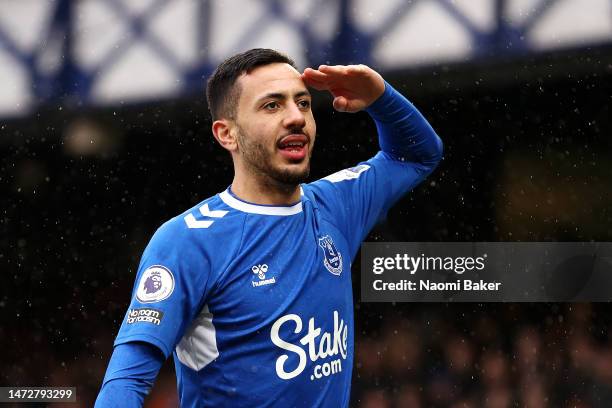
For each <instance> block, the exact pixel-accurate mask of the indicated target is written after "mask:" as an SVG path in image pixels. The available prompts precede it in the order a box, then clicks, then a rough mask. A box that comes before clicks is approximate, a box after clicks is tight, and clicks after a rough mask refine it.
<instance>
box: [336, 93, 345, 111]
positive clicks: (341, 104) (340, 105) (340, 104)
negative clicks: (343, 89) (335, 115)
mask: <svg viewBox="0 0 612 408" xmlns="http://www.w3.org/2000/svg"><path fill="white" fill-rule="evenodd" d="M333 105H334V109H335V110H337V111H338V112H346V111H347V109H348V100H347V99H346V98H345V97H344V96H338V97H336V98H334V102H333Z"/></svg>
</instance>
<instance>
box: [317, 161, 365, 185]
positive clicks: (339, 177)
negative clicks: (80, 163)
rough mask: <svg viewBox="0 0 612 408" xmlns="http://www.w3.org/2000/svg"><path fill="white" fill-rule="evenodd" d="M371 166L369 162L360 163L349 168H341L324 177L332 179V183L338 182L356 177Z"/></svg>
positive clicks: (328, 179)
mask: <svg viewBox="0 0 612 408" xmlns="http://www.w3.org/2000/svg"><path fill="white" fill-rule="evenodd" d="M369 168H370V166H369V165H367V164H360V165H359V166H355V167H351V168H349V169H344V170H340V171H338V172H336V173H334V174H330V175H329V176H327V177H324V178H323V180H327V181H331V182H332V183H338V182H339V181H344V180H352V179H356V178H358V177H359V175H361V173H363V172H364V171H366V170H368V169H369Z"/></svg>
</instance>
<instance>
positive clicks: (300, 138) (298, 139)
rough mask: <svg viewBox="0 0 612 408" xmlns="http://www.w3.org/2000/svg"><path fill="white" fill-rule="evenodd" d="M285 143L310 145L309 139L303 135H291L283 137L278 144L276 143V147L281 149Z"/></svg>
mask: <svg viewBox="0 0 612 408" xmlns="http://www.w3.org/2000/svg"><path fill="white" fill-rule="evenodd" d="M287 143H304V146H306V145H307V144H308V143H310V138H309V137H308V136H306V135H305V134H303V133H293V134H290V135H287V136H283V137H282V138H281V139H280V140H279V141H278V143H276V147H278V148H279V149H281V145H283V144H287Z"/></svg>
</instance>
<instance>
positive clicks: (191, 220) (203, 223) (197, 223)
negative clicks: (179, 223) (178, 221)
mask: <svg viewBox="0 0 612 408" xmlns="http://www.w3.org/2000/svg"><path fill="white" fill-rule="evenodd" d="M200 213H201V214H202V215H203V216H204V217H210V218H223V216H225V214H227V213H228V212H227V211H223V210H213V211H211V210H210V209H209V208H208V204H204V205H203V206H201V207H200ZM213 222H214V221H210V220H196V218H195V216H194V215H193V214H187V215H186V216H185V223H186V224H187V227H188V228H208V227H210V226H211V225H212V224H213Z"/></svg>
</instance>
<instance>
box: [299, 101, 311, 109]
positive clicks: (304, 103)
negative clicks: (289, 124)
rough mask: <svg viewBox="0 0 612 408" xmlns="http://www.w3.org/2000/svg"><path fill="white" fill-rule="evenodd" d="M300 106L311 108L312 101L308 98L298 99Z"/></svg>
mask: <svg viewBox="0 0 612 408" xmlns="http://www.w3.org/2000/svg"><path fill="white" fill-rule="evenodd" d="M298 106H299V107H300V108H303V109H308V108H310V101H309V100H307V99H303V100H301V101H298Z"/></svg>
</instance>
